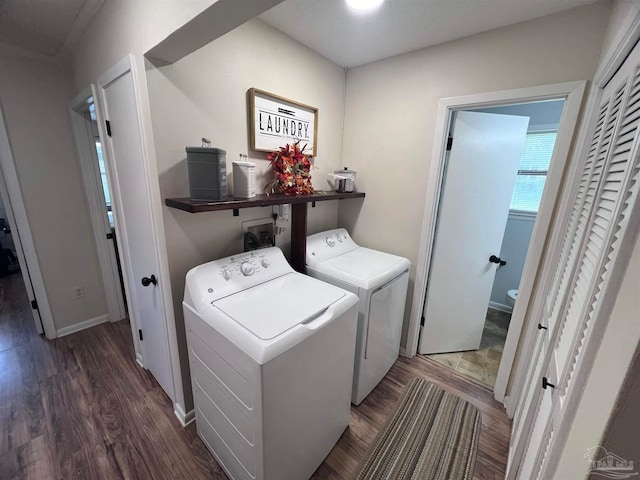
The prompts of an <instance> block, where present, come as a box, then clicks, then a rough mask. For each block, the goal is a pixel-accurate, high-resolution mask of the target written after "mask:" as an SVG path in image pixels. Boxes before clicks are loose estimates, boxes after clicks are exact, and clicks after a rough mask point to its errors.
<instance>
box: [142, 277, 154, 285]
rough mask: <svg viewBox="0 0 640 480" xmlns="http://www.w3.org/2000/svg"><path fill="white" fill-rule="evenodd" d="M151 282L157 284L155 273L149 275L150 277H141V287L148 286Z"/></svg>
mask: <svg viewBox="0 0 640 480" xmlns="http://www.w3.org/2000/svg"><path fill="white" fill-rule="evenodd" d="M152 283H153V284H154V285H157V284H158V279H157V278H156V276H155V275H151V277H142V286H143V287H148V286H149V285H151V284H152Z"/></svg>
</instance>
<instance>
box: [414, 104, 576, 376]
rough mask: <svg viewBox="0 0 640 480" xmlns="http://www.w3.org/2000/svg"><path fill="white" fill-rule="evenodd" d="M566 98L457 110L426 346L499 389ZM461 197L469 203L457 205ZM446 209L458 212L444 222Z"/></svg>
mask: <svg viewBox="0 0 640 480" xmlns="http://www.w3.org/2000/svg"><path fill="white" fill-rule="evenodd" d="M564 103H565V100H564V99H554V100H547V101H539V102H528V103H519V104H514V105H504V106H499V107H491V108H480V109H468V110H460V111H458V112H455V114H454V115H453V116H452V120H451V127H450V130H449V133H450V134H449V138H450V139H451V141H450V142H449V144H450V146H451V149H449V150H447V152H446V158H445V174H444V177H443V180H442V185H443V187H442V194H441V198H440V209H439V212H438V219H437V223H436V234H435V241H434V248H433V253H432V259H431V271H430V275H433V277H432V280H431V281H430V282H429V283H428V285H427V291H426V301H425V307H424V312H423V317H424V318H425V321H424V325H423V327H422V335H423V339H422V340H421V342H420V349H419V352H420V353H425V354H431V355H430V357H431V358H433V359H434V360H436V361H438V362H439V363H442V364H444V365H446V366H448V367H449V368H452V369H454V370H456V371H457V372H459V373H461V374H463V375H465V376H468V377H470V378H472V379H474V380H476V381H478V382H480V383H482V384H483V385H484V386H486V387H488V388H490V389H493V386H494V385H495V381H496V378H497V374H498V368H499V365H500V360H501V357H502V352H503V350H504V344H505V342H506V338H507V332H508V329H509V324H510V321H511V313H512V311H513V307H514V304H515V302H516V299H517V294H518V287H519V283H520V279H521V277H522V272H523V268H524V264H525V260H526V257H527V250H528V248H529V242H530V239H531V235H532V233H533V228H534V225H535V221H536V216H537V212H538V209H539V207H540V202H541V200H542V195H543V190H544V185H545V183H546V178H547V174H548V171H549V167H550V163H551V158H552V153H553V150H554V146H555V142H556V136H557V132H558V128H559V124H560V119H561V116H562V110H563V108H564ZM470 120H473V121H476V122H478V124H477V125H473V124H472V122H471V121H470ZM457 125H459V128H458V130H459V132H458V133H456V126H457ZM465 142H466V143H467V145H462V143H465ZM476 142H480V145H476ZM490 142H493V143H490ZM483 152H484V153H483ZM483 154H484V155H485V156H484V157H483ZM452 162H458V163H460V164H461V165H451V163H452ZM479 163H480V164H481V166H479V165H478V164H479ZM478 169H479V170H478ZM455 175H460V176H462V177H463V178H455ZM452 188H453V189H454V191H451V189H452ZM460 190H462V191H460ZM452 202H453V203H456V204H459V202H463V203H462V204H459V205H457V208H458V210H455V209H456V206H454V207H451V205H449V204H450V203H452ZM443 214H446V215H449V216H452V217H453V218H449V219H443V218H442V215H443ZM465 215H466V216H467V218H466V219H465V221H464V222H462V223H461V222H460V221H459V220H460V218H461V217H463V216H465ZM447 220H448V221H447ZM451 236H457V237H460V238H451ZM459 250H464V252H462V253H460V252H459ZM436 275H437V276H436ZM430 288H431V289H433V290H434V291H433V292H432V293H431V294H430V292H429V289H430ZM438 315H440V316H442V317H443V318H442V321H441V322H438Z"/></svg>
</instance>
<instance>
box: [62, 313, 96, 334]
mask: <svg viewBox="0 0 640 480" xmlns="http://www.w3.org/2000/svg"><path fill="white" fill-rule="evenodd" d="M108 321H109V315H107V314H104V315H100V316H99V317H94V318H90V319H89V320H84V321H82V322H79V323H74V324H73V325H69V326H68V327H63V328H60V329H58V337H64V336H65V335H71V334H72V333H76V332H79V331H80V330H86V329H87V328H91V327H95V326H96V325H100V324H101V323H105V322H108Z"/></svg>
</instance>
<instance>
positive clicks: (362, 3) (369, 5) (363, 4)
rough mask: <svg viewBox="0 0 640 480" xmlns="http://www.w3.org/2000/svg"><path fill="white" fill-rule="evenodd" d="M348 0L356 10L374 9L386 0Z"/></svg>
mask: <svg viewBox="0 0 640 480" xmlns="http://www.w3.org/2000/svg"><path fill="white" fill-rule="evenodd" d="M346 2H347V5H348V6H349V7H350V8H352V9H354V10H359V11H364V10H373V9H374V8H377V7H379V6H380V5H382V2H384V0H346Z"/></svg>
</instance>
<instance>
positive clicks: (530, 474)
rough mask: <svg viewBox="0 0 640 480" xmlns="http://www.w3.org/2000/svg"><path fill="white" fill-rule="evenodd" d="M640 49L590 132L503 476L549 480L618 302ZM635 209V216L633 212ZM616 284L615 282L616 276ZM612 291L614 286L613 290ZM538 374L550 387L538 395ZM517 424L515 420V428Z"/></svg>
mask: <svg viewBox="0 0 640 480" xmlns="http://www.w3.org/2000/svg"><path fill="white" fill-rule="evenodd" d="M639 149H640V45H637V46H636V47H635V48H634V50H633V51H632V52H631V54H630V55H629V58H628V59H627V60H626V62H625V63H624V64H623V66H622V67H621V68H620V69H619V70H618V73H616V75H615V76H614V77H613V78H612V80H611V81H610V82H609V84H608V85H607V87H606V88H605V89H604V91H603V95H602V100H601V102H600V105H599V109H598V116H597V119H596V124H595V129H594V132H593V136H592V140H591V143H590V145H589V148H588V152H587V157H586V159H585V161H584V164H583V165H582V171H581V172H580V178H579V180H578V181H579V184H578V188H577V193H576V196H575V198H574V202H573V206H572V211H571V216H570V219H569V225H568V228H567V230H566V234H565V239H564V242H563V247H562V252H561V258H560V262H559V263H558V267H557V270H556V274H555V277H554V281H553V284H552V286H551V289H550V290H549V291H548V292H547V294H546V295H547V297H546V307H545V310H546V311H545V318H543V319H542V321H541V323H546V326H547V327H548V331H549V332H551V333H550V338H551V339H552V341H551V343H550V348H549V349H548V352H546V355H544V357H545V358H544V360H542V359H541V360H539V361H541V363H542V364H543V367H542V368H540V369H539V370H538V369H536V370H537V371H539V372H540V373H538V374H537V375H534V376H533V377H531V378H530V383H529V388H528V390H537V391H538V394H537V395H532V397H537V401H535V402H532V403H531V404H530V405H527V404H526V402H525V404H524V406H523V410H522V412H516V413H518V414H519V415H520V416H522V417H523V418H528V419H530V422H529V425H528V426H526V425H525V428H524V429H523V432H522V433H518V434H517V435H515V436H514V437H512V445H511V448H510V451H511V452H513V459H512V461H511V462H510V464H511V466H510V468H509V470H508V472H507V473H508V478H522V479H527V480H533V479H538V478H551V477H552V475H553V468H554V463H555V462H556V461H557V458H558V455H559V454H560V452H561V451H562V447H563V443H562V442H563V441H564V438H566V437H565V435H566V427H567V425H569V424H570V421H571V418H572V415H573V412H574V410H575V408H576V402H577V399H579V397H580V394H581V391H582V389H583V382H584V381H585V380H586V378H587V375H588V373H589V371H588V369H589V365H590V363H589V360H590V359H591V358H592V356H593V354H594V352H595V349H597V348H598V346H597V345H596V344H595V342H592V341H590V339H591V334H592V332H593V330H594V325H595V324H596V322H599V321H602V319H604V318H606V317H607V316H608V312H610V311H611V308H612V305H613V302H614V301H615V296H616V292H615V291H611V290H610V288H611V287H610V285H614V286H615V285H616V281H615V279H614V280H613V281H612V279H613V278H615V277H614V275H621V273H620V272H621V271H623V270H624V269H623V268H621V263H622V261H624V260H623V259H621V258H620V256H619V252H620V250H621V249H622V246H623V245H630V244H632V242H630V240H629V239H632V238H633V237H634V233H635V232H633V229H632V230H631V232H630V233H629V232H628V231H627V228H628V226H629V225H630V224H632V225H633V224H634V223H635V228H636V229H637V224H638V220H637V218H638V215H637V211H638V209H639V208H640V206H639V204H640V201H639V196H638V195H639V186H640V159H639V156H638V151H639ZM634 212H636V213H635V214H634ZM618 281H619V278H618ZM613 288H616V287H613ZM542 377H545V378H546V381H547V382H548V383H550V384H551V386H550V387H548V388H546V389H544V390H542V382H541V380H542ZM515 425H516V424H515V423H514V426H515Z"/></svg>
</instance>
